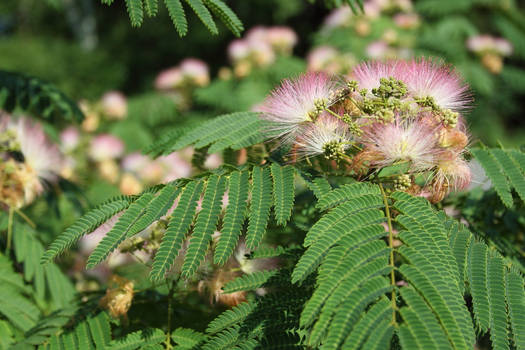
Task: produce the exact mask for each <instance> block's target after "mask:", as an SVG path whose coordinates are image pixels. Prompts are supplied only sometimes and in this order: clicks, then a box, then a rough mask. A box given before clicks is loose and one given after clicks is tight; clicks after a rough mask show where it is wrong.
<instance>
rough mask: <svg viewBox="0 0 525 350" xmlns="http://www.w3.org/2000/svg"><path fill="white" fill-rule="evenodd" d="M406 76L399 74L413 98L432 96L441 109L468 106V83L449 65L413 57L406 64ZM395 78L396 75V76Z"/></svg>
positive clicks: (459, 108) (456, 108)
mask: <svg viewBox="0 0 525 350" xmlns="http://www.w3.org/2000/svg"><path fill="white" fill-rule="evenodd" d="M405 65H406V78H405V79H403V76H401V77H400V78H398V79H400V80H403V81H404V82H405V83H406V84H407V87H408V91H409V93H410V94H411V95H412V96H413V97H414V98H423V97H432V98H433V99H434V102H435V103H436V104H437V106H439V107H440V108H443V109H450V110H452V111H456V112H458V111H462V110H464V109H466V108H468V107H469V105H470V102H471V98H470V94H469V91H468V85H466V84H465V82H464V81H463V79H462V78H461V77H460V75H459V74H458V73H457V72H456V71H455V70H454V69H453V68H451V67H450V66H447V65H444V64H443V63H442V62H439V61H432V60H429V59H424V58H423V59H417V60H416V59H414V60H412V61H410V62H407V63H406V64H405ZM396 78H397V77H396Z"/></svg>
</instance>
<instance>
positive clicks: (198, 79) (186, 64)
mask: <svg viewBox="0 0 525 350" xmlns="http://www.w3.org/2000/svg"><path fill="white" fill-rule="evenodd" d="M180 69H181V71H182V74H183V75H184V77H185V78H186V79H189V80H190V81H191V82H192V83H194V84H195V85H197V86H206V85H208V84H209V83H210V72H209V69H208V65H207V64H206V63H205V62H204V61H201V60H199V59H196V58H186V59H185V60H183V61H182V62H181V63H180Z"/></svg>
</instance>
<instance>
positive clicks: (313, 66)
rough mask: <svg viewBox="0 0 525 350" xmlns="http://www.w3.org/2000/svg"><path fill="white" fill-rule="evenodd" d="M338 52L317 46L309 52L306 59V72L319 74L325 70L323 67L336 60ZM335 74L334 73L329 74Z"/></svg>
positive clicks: (329, 47) (327, 47) (328, 47)
mask: <svg viewBox="0 0 525 350" xmlns="http://www.w3.org/2000/svg"><path fill="white" fill-rule="evenodd" d="M338 55H339V52H338V51H337V50H336V49H334V48H333V47H331V46H319V47H316V48H315V49H313V50H312V51H310V53H309V54H308V56H307V58H306V62H307V63H308V70H309V71H313V72H319V71H322V70H325V67H327V66H328V65H329V63H330V62H333V61H335V60H336V58H337V56H338ZM330 73H333V74H335V73H336V72H330Z"/></svg>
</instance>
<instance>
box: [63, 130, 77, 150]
mask: <svg viewBox="0 0 525 350" xmlns="http://www.w3.org/2000/svg"><path fill="white" fill-rule="evenodd" d="M79 142H80V131H78V129H77V128H76V127H74V126H68V127H67V128H65V129H64V130H62V132H61V133H60V146H61V148H62V150H63V151H64V152H71V151H73V150H74V149H75V148H77V146H78V144H79Z"/></svg>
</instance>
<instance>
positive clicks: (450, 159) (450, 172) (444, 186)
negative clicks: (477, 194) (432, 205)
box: [431, 151, 472, 202]
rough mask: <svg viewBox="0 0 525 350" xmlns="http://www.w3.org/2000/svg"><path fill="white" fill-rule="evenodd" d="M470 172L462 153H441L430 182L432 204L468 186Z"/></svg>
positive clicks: (470, 178)
mask: <svg viewBox="0 0 525 350" xmlns="http://www.w3.org/2000/svg"><path fill="white" fill-rule="evenodd" d="M471 180H472V172H471V170H470V167H469V165H468V163H467V162H466V161H465V160H464V159H463V155H462V152H453V151H446V152H441V153H440V154H439V157H438V159H437V166H436V172H435V174H434V178H433V181H432V191H433V195H432V197H431V201H432V202H439V201H440V200H442V199H443V198H444V197H445V196H446V195H447V194H448V193H450V192H451V191H461V190H464V189H466V188H468V186H469V185H470V182H471Z"/></svg>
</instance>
